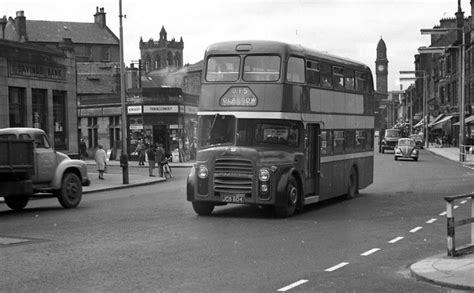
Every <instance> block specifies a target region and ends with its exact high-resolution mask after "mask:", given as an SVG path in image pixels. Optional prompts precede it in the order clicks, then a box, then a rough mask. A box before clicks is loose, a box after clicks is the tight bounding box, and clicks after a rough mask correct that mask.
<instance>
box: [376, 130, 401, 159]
mask: <svg viewBox="0 0 474 293" xmlns="http://www.w3.org/2000/svg"><path fill="white" fill-rule="evenodd" d="M399 138H400V130H399V129H387V130H385V133H384V134H383V138H382V141H381V142H380V146H379V151H380V152H381V153H382V154H383V153H384V152H385V150H393V149H395V146H396V145H397V142H398V139H399Z"/></svg>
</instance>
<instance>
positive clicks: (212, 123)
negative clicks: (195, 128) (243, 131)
mask: <svg viewBox="0 0 474 293" xmlns="http://www.w3.org/2000/svg"><path fill="white" fill-rule="evenodd" d="M234 137H235V117H234V116H231V115H219V114H216V115H209V116H202V117H200V121H199V138H200V139H199V145H200V146H201V147H210V146H215V145H222V144H233V143H234Z"/></svg>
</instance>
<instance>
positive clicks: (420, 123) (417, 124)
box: [413, 119, 425, 128]
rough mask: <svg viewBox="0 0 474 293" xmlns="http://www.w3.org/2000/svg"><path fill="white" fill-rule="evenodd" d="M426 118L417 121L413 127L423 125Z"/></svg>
mask: <svg viewBox="0 0 474 293" xmlns="http://www.w3.org/2000/svg"><path fill="white" fill-rule="evenodd" d="M424 120H425V119H421V120H420V122H418V123H416V124H415V126H413V127H415V128H417V127H421V126H423V121H424Z"/></svg>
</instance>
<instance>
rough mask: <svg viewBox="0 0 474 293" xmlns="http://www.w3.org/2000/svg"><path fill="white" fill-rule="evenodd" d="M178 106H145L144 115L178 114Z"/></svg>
mask: <svg viewBox="0 0 474 293" xmlns="http://www.w3.org/2000/svg"><path fill="white" fill-rule="evenodd" d="M178 112H179V109H178V106H177V105H148V106H143V113H178Z"/></svg>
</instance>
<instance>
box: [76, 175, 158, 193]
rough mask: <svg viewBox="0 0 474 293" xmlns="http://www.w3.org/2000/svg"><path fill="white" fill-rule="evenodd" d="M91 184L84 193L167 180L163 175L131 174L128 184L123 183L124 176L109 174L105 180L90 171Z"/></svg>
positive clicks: (85, 188)
mask: <svg viewBox="0 0 474 293" xmlns="http://www.w3.org/2000/svg"><path fill="white" fill-rule="evenodd" d="M90 177H91V185H90V186H86V187H84V188H83V190H84V193H93V192H99V191H106V190H114V189H122V188H129V187H135V186H142V185H148V184H155V183H159V182H163V181H166V179H165V178H163V177H158V176H157V177H148V176H142V175H130V176H129V178H128V179H129V180H128V184H124V183H123V178H122V176H117V175H113V176H107V175H105V176H104V177H105V179H104V180H99V179H98V175H97V174H95V173H90Z"/></svg>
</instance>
